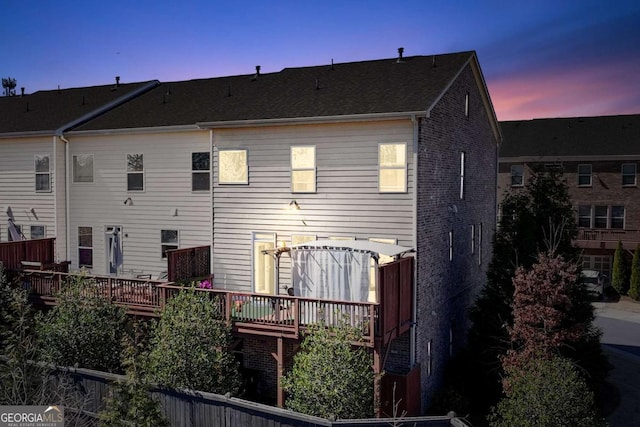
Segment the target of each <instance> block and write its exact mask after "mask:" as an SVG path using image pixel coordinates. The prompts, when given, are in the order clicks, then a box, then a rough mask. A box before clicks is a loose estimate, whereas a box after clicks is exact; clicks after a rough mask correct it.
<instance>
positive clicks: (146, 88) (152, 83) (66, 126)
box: [55, 80, 160, 136]
mask: <svg viewBox="0 0 640 427" xmlns="http://www.w3.org/2000/svg"><path fill="white" fill-rule="evenodd" d="M159 85H160V81H158V80H151V81H150V82H148V83H146V84H144V85H143V86H141V87H139V88H138V89H135V90H133V91H131V92H127V93H126V94H124V95H122V96H121V97H119V98H116V99H114V100H113V101H111V102H108V103H106V104H104V105H102V106H101V107H98V108H96V109H95V110H93V111H90V112H88V113H87V114H85V115H83V116H81V117H79V118H77V119H75V120H72V121H70V122H69V123H66V124H64V125H62V126H60V127H59V128H58V129H57V130H56V131H55V134H56V135H57V136H61V135H62V134H63V133H64V132H66V131H68V130H69V129H72V128H74V127H76V126H79V125H81V124H83V123H85V122H88V121H89V120H91V119H93V118H95V117H97V116H99V115H100V114H103V113H105V112H107V111H109V110H112V109H114V108H116V107H118V106H120V105H122V104H124V103H125V102H127V101H129V100H131V99H133V98H135V97H137V96H139V95H142V94H143V93H145V92H147V91H149V90H151V89H153V88H155V87H157V86H159Z"/></svg>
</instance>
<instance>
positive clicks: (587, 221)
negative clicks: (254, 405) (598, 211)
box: [578, 205, 591, 228]
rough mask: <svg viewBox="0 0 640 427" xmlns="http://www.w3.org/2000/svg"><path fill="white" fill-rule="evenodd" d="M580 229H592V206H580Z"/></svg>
mask: <svg viewBox="0 0 640 427" xmlns="http://www.w3.org/2000/svg"><path fill="white" fill-rule="evenodd" d="M578 227H584V228H591V205H579V206H578Z"/></svg>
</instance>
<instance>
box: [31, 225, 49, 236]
mask: <svg viewBox="0 0 640 427" xmlns="http://www.w3.org/2000/svg"><path fill="white" fill-rule="evenodd" d="M45 237H47V235H46V233H45V229H44V225H32V226H31V238H32V239H44V238H45Z"/></svg>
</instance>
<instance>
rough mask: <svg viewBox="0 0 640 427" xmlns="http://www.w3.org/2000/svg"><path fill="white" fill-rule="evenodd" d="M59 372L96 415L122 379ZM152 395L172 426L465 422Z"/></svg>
mask: <svg viewBox="0 0 640 427" xmlns="http://www.w3.org/2000/svg"><path fill="white" fill-rule="evenodd" d="M60 372H64V373H66V374H67V375H69V376H70V377H71V378H72V379H73V381H74V383H75V384H76V385H77V386H78V389H79V390H82V391H83V393H84V394H85V399H83V402H84V405H85V407H83V408H76V409H79V410H81V411H83V412H85V413H88V414H97V413H99V412H100V411H101V410H102V409H104V405H105V403H104V399H105V397H106V396H108V394H109V389H110V388H111V387H112V384H113V383H114V382H116V381H123V380H125V377H124V376H122V375H115V374H109V373H105V372H99V371H92V370H88V369H77V368H69V369H64V370H61V371H60ZM151 394H152V396H153V397H155V398H156V399H157V401H158V402H159V403H160V405H161V406H162V409H163V411H164V413H165V415H166V416H167V418H168V419H169V421H170V423H171V425H172V426H175V427H209V426H211V427H238V426H251V427H267V426H268V427H294V426H308V427H338V426H341V427H356V426H361V427H382V426H386V427H388V426H390V425H394V426H404V427H409V426H416V427H445V426H447V427H448V426H452V425H465V424H464V423H463V424H460V423H462V421H461V420H460V419H458V418H455V417H451V416H430V417H407V418H397V419H391V418H377V419H366V420H337V421H329V420H326V419H323V418H318V417H313V416H309V415H304V414H300V413H297V412H293V411H289V410H286V409H282V408H276V407H273V406H268V405H263V404H259V403H256V402H250V401H247V400H243V399H238V398H235V397H227V396H222V395H219V394H213V393H203V392H193V391H186V390H166V389H161V388H153V389H152V390H151Z"/></svg>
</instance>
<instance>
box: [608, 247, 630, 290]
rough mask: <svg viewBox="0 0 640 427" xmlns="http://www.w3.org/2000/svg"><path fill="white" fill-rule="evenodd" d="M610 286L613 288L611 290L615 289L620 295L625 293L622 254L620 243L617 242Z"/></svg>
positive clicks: (624, 272)
mask: <svg viewBox="0 0 640 427" xmlns="http://www.w3.org/2000/svg"><path fill="white" fill-rule="evenodd" d="M611 286H613V289H615V290H616V292H618V293H619V294H620V295H623V294H626V293H627V281H626V271H625V266H624V252H623V251H622V242H621V241H618V246H616V251H615V252H614V253H613V274H612V277H611Z"/></svg>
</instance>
